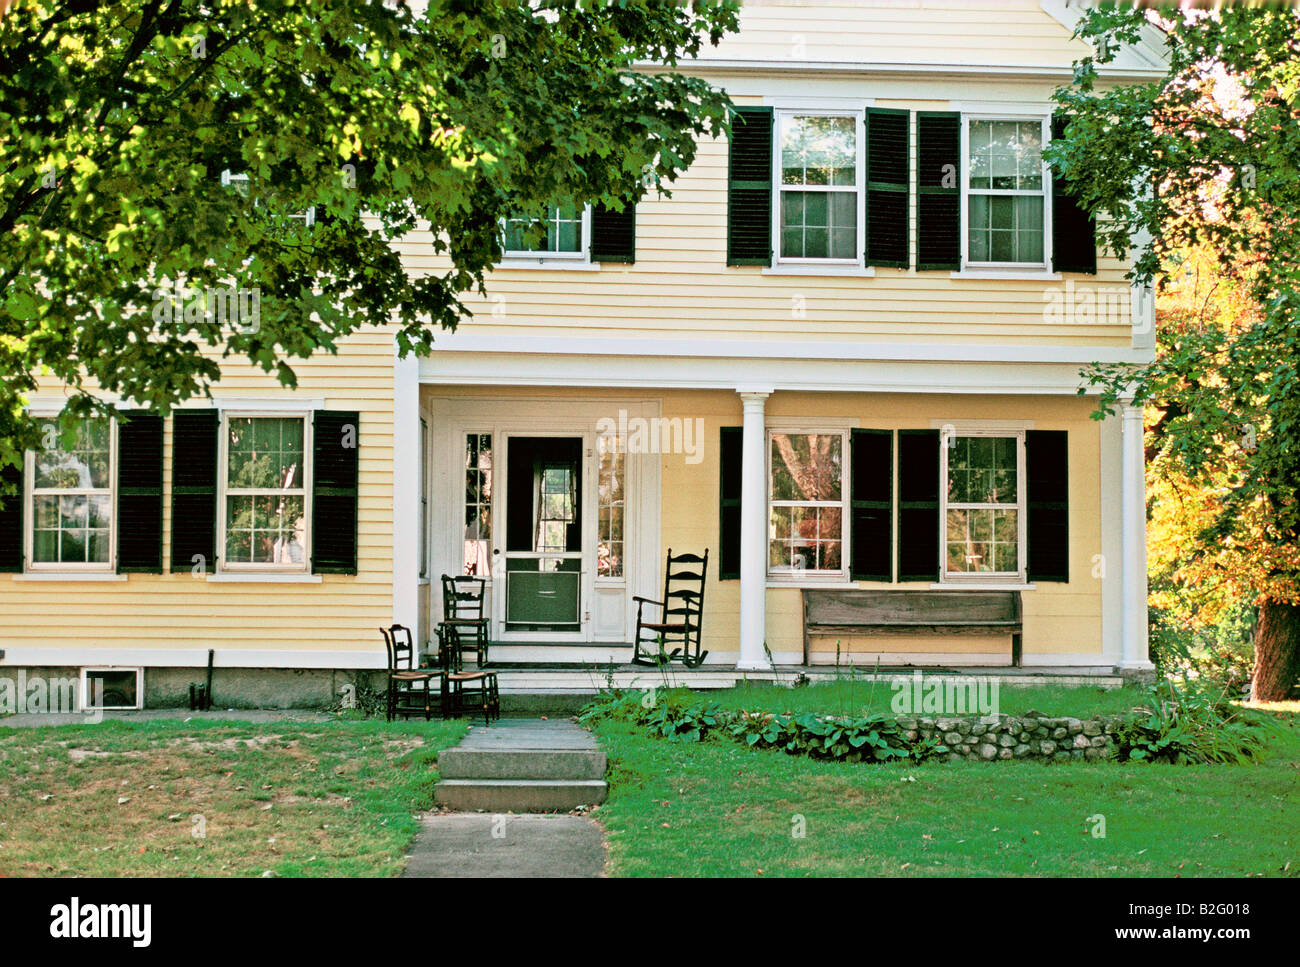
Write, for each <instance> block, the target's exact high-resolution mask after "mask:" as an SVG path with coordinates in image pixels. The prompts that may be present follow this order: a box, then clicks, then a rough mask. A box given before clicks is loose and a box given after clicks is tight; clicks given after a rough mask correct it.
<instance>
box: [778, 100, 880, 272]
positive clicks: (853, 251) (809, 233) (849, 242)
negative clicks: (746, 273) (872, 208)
mask: <svg viewBox="0 0 1300 967" xmlns="http://www.w3.org/2000/svg"><path fill="white" fill-rule="evenodd" d="M777 122H778V139H777V155H778V157H777V169H778V172H777V174H778V177H777V179H776V182H777V187H776V193H777V198H776V202H777V203H776V205H775V208H776V221H777V225H776V229H777V232H776V234H777V239H778V248H777V261H779V262H787V263H800V262H804V263H842V264H847V265H858V264H861V261H862V247H861V246H860V245H859V244H858V238H859V225H860V224H861V217H862V190H861V189H862V137H861V124H862V118H861V115H859V114H818V113H809V112H794V111H791V112H782V113H779V114H778V115H777Z"/></svg>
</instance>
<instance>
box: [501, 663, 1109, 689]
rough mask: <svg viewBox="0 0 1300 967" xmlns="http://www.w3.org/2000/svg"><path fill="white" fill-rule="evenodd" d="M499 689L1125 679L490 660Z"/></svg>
mask: <svg viewBox="0 0 1300 967" xmlns="http://www.w3.org/2000/svg"><path fill="white" fill-rule="evenodd" d="M491 667H492V668H494V669H496V671H497V678H498V681H499V682H500V686H501V692H502V694H512V695H593V694H595V693H596V692H598V691H600V690H601V689H602V688H651V687H655V686H667V687H677V686H685V687H687V688H693V689H709V688H732V687H734V686H735V685H737V684H738V683H741V682H771V683H773V684H776V685H784V686H786V687H790V686H792V685H794V683H795V682H796V681H798V680H799V679H800V676H801V675H802V676H804V677H805V678H807V679H808V680H809V681H810V682H812V683H818V682H830V681H834V680H836V679H847V678H850V677H852V679H853V680H854V681H858V682H870V681H878V682H885V683H888V682H895V681H899V680H904V679H906V680H910V679H911V677H912V675H913V674H914V673H915V672H917V671H920V672H922V673H923V674H924V675H925V677H926V679H927V680H931V679H944V678H947V677H950V676H953V677H955V676H960V677H961V678H971V677H978V678H994V679H997V680H998V682H999V684H1000V685H1001V686H1005V687H1008V688H1014V687H1016V686H1031V685H1055V686H1061V687H1071V686H1082V685H1087V686H1093V687H1095V688H1119V687H1120V686H1122V685H1123V684H1124V679H1123V678H1122V677H1121V676H1120V675H1118V674H1116V673H1115V672H1114V670H1113V669H1111V668H1109V667H1100V668H1098V667H1090V666H1077V667H1075V666H1040V667H1033V668H1010V667H1007V666H1005V665H1003V666H989V667H978V666H965V665H964V666H961V667H960V668H948V667H941V666H929V665H927V666H925V667H924V668H922V667H919V666H915V665H909V666H899V667H892V668H887V667H884V666H881V667H880V669H879V670H876V669H875V668H874V667H873V668H871V669H868V670H863V669H861V668H858V669H855V670H854V671H853V672H852V673H850V671H849V670H848V669H847V668H845V667H840V668H836V667H835V666H833V665H778V666H776V667H775V668H773V669H772V670H771V671H741V670H739V669H737V668H736V667H735V666H733V665H715V666H710V665H704V666H702V667H700V668H685V667H683V666H682V665H680V664H671V665H665V666H663V667H662V668H651V667H648V666H645V665H632V664H621V665H600V666H595V665H581V664H568V665H564V664H549V665H521V664H513V665H512V664H509V663H501V662H494V663H493V664H492V666H491Z"/></svg>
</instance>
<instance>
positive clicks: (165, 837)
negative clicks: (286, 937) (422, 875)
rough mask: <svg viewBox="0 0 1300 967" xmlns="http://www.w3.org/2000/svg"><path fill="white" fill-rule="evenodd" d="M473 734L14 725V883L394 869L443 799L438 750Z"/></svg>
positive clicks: (7, 869) (0, 817) (0, 733)
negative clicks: (438, 787)
mask: <svg viewBox="0 0 1300 967" xmlns="http://www.w3.org/2000/svg"><path fill="white" fill-rule="evenodd" d="M464 732H465V725H464V723H462V722H458V721H453V722H423V721H417V720H411V721H407V722H395V723H385V722H382V721H361V720H352V721H348V720H340V721H336V722H324V723H300V722H277V723H270V724H257V725H254V724H244V723H231V722H217V721H212V720H203V719H192V720H190V721H188V722H182V721H177V720H154V721H142V722H122V721H106V722H103V723H101V724H98V725H76V726H57V727H50V728H39V729H28V728H24V729H5V728H4V727H3V725H2V724H0V876H261V875H263V874H264V873H265V872H266V871H268V870H269V871H271V872H272V873H273V874H275V875H278V876H394V875H396V874H397V873H399V872H400V871H401V868H402V857H403V854H404V852H405V850H406V848H407V846H408V845H409V844H410V842H411V840H412V839H413V838H414V836H415V833H416V831H417V829H418V827H419V822H418V819H417V818H416V815H415V814H416V813H417V812H419V811H420V810H423V809H427V808H428V807H429V805H430V804H431V803H432V801H433V785H434V783H435V782H437V779H438V774H437V771H436V761H437V754H438V752H439V750H441V749H445V748H448V747H450V746H453V745H455V744H456V743H457V742H458V741H459V740H460V737H461V736H462V735H463V734H464ZM195 817H201V819H196V818H195ZM199 832H202V833H203V834H204V835H202V836H199V835H196V834H197V833H199Z"/></svg>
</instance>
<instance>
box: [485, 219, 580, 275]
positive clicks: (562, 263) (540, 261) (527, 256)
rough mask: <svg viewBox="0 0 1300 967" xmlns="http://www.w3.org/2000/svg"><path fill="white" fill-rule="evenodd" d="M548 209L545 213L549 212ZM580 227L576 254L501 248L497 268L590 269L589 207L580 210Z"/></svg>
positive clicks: (503, 231) (503, 223)
mask: <svg viewBox="0 0 1300 967" xmlns="http://www.w3.org/2000/svg"><path fill="white" fill-rule="evenodd" d="M549 210H550V209H549V207H548V209H547V211H549ZM581 222H582V227H581V229H580V235H579V237H578V251H576V252H527V251H520V250H518V249H508V248H505V247H504V246H502V250H501V261H500V262H498V263H497V267H498V268H502V269H514V268H538V267H545V268H548V269H558V268H575V269H583V268H590V267H592V266H593V265H594V263H593V262H592V261H591V206H590V205H584V206H583V208H582V218H581ZM505 229H506V225H505V222H504V221H503V222H502V224H501V231H502V235H503V236H504V233H505Z"/></svg>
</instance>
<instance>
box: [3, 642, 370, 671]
mask: <svg viewBox="0 0 1300 967" xmlns="http://www.w3.org/2000/svg"><path fill="white" fill-rule="evenodd" d="M214 650H215V654H214V655H213V660H212V666H213V667H214V668H313V669H342V670H349V671H350V670H353V669H382V668H387V667H388V656H387V655H385V654H384V652H383V649H381V648H374V649H370V650H367V651H357V650H349V651H343V650H339V651H333V650H330V649H328V648H315V649H307V648H303V649H287V648H286V649H279V650H271V649H262V648H221V647H216V648H215V649H214ZM4 653H5V656H4V660H3V661H0V675H3V674H4V669H6V668H22V667H28V668H30V667H40V666H45V667H63V666H71V667H76V668H80V667H83V666H89V667H92V668H136V667H144V668H206V667H207V664H208V646H207V645H202V646H196V647H193V648H148V647H136V648H129V647H127V648H119V647H117V646H115V645H114V646H99V647H62V646H56V647H49V648H47V647H45V646H42V645H18V646H17V647H6V648H5V649H4Z"/></svg>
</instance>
